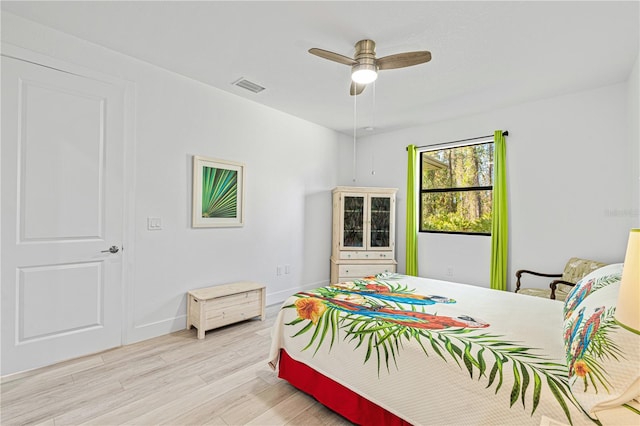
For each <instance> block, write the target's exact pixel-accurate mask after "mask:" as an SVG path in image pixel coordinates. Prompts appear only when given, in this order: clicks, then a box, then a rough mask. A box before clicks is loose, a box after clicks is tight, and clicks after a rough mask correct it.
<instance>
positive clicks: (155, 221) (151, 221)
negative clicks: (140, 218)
mask: <svg viewBox="0 0 640 426" xmlns="http://www.w3.org/2000/svg"><path fill="white" fill-rule="evenodd" d="M161 229H162V220H161V219H160V218H159V217H148V218H147V230H149V231H159V230H161Z"/></svg>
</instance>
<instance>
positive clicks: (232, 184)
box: [202, 167, 238, 218]
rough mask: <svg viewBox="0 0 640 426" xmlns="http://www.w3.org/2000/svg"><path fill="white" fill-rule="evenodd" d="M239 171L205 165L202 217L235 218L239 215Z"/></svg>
mask: <svg viewBox="0 0 640 426" xmlns="http://www.w3.org/2000/svg"><path fill="white" fill-rule="evenodd" d="M237 190H238V172H237V171H236V170H228V169H218V168H214V167H203V169H202V217H220V218H234V217H236V216H237V204H238V199H237Z"/></svg>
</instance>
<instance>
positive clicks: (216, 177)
mask: <svg viewBox="0 0 640 426" xmlns="http://www.w3.org/2000/svg"><path fill="white" fill-rule="evenodd" d="M243 224H244V164H241V163H235V162H232V161H224V160H217V159H214V158H206V157H200V156H197V155H195V156H194V157H193V219H192V223H191V225H192V226H193V227H194V228H207V227H229V226H243Z"/></svg>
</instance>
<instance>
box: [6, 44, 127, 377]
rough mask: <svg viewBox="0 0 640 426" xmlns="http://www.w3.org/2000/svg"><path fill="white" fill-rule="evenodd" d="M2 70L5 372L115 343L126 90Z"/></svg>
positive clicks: (60, 74)
mask: <svg viewBox="0 0 640 426" xmlns="http://www.w3.org/2000/svg"><path fill="white" fill-rule="evenodd" d="M1 65H2V150H1V152H0V154H1V157H2V163H1V167H2V172H1V176H2V205H1V208H2V222H1V228H0V231H1V242H2V251H1V262H2V263H1V267H2V272H1V274H2V275H1V276H2V337H1V343H2V354H1V355H2V358H1V359H2V364H1V366H2V370H1V374H2V375H6V374H11V373H14V372H18V371H23V370H28V369H32V368H36V367H40V366H44V365H48V364H52V363H54V362H58V361H61V360H65V359H69V358H74V357H77V356H81V355H86V354H89V353H93V352H97V351H101V350H104V349H108V348H112V347H115V346H120V345H121V343H122V323H123V321H122V315H121V314H122V293H123V292H122V288H121V286H122V257H121V253H122V247H121V244H122V241H123V216H124V212H123V199H124V197H123V180H122V176H123V166H122V163H123V148H124V146H123V144H124V142H123V135H124V131H123V108H124V103H123V95H124V90H123V89H122V87H118V85H113V84H109V83H106V82H103V81H100V80H98V79H95V78H91V77H87V76H84V75H81V74H82V73H80V74H79V73H77V72H75V73H74V72H68V70H66V69H65V70H64V71H61V70H59V69H55V68H52V67H48V66H42V65H38V64H35V63H32V62H26V61H23V60H18V59H13V58H8V57H5V56H3V57H2V64H1ZM111 246H114V249H113V251H114V252H115V253H111V252H109V251H106V252H105V250H108V249H109V248H110V247H111ZM116 249H117V251H116Z"/></svg>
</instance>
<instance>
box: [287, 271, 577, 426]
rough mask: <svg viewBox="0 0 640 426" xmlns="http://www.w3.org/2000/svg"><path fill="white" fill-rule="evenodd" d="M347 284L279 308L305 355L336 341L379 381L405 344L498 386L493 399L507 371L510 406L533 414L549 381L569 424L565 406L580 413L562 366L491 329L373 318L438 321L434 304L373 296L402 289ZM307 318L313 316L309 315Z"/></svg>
mask: <svg viewBox="0 0 640 426" xmlns="http://www.w3.org/2000/svg"><path fill="white" fill-rule="evenodd" d="M349 285H350V287H349V288H348V290H349V291H347V292H345V288H343V287H341V285H340V284H339V285H338V287H335V286H330V287H323V288H319V289H315V290H313V291H311V292H305V293H298V294H296V296H297V297H298V299H297V300H296V301H295V302H294V303H292V304H290V305H285V306H283V308H282V309H297V313H298V316H297V317H296V318H295V319H294V320H292V321H291V322H289V323H287V324H286V325H288V326H297V325H299V327H300V328H299V329H297V331H296V332H295V333H294V335H293V337H299V336H302V335H310V337H309V342H308V344H307V345H306V346H305V347H304V349H303V350H313V351H314V355H315V354H316V353H317V352H318V350H319V349H320V348H321V347H323V345H326V344H328V350H329V351H330V350H331V348H333V346H334V345H335V344H336V342H337V341H339V340H346V341H349V342H353V343H354V344H355V348H354V350H355V349H357V348H360V347H363V348H365V355H364V362H365V363H366V362H370V361H373V362H376V364H377V370H378V375H380V374H381V373H382V371H386V373H387V374H390V373H391V371H392V368H396V369H397V364H396V360H397V358H398V357H399V356H400V354H401V353H402V350H403V348H404V345H405V344H407V343H409V342H416V343H417V344H418V345H419V347H420V348H421V350H422V352H424V354H425V355H426V356H431V355H435V356H436V357H437V358H439V359H441V360H442V361H444V362H454V363H456V364H457V365H458V366H459V367H460V368H461V369H465V370H466V371H467V372H468V374H469V378H470V379H475V380H478V381H480V380H482V379H484V380H486V382H487V385H486V387H487V388H491V387H493V388H495V393H496V394H497V393H498V391H499V390H500V389H501V387H502V385H503V383H504V377H505V374H509V373H508V372H509V371H510V372H511V374H512V375H513V378H514V380H513V386H512V388H511V390H510V392H509V404H510V406H511V407H512V406H513V405H515V404H517V403H519V404H521V405H522V409H524V410H527V409H530V411H531V415H533V413H534V412H535V411H536V408H537V407H538V404H539V402H540V397H541V394H542V392H543V383H546V384H547V387H548V389H549V390H550V392H551V393H552V394H553V396H554V397H555V399H556V400H557V401H558V404H559V405H560V407H561V408H562V410H563V411H564V413H565V415H566V417H567V420H568V421H569V423H572V419H571V414H570V410H569V405H574V406H575V407H577V408H578V409H579V410H582V409H581V408H580V405H579V404H578V403H577V401H576V400H575V399H574V397H573V396H572V394H571V391H570V387H569V383H568V379H567V378H568V371H567V366H566V365H565V364H561V363H557V362H553V361H552V360H550V359H548V358H546V357H545V356H544V355H542V354H540V353H538V352H537V351H538V350H537V349H535V348H529V347H524V346H521V345H519V344H518V343H516V342H509V341H505V340H503V339H502V336H499V335H495V334H492V333H488V332H486V331H482V330H481V328H484V327H486V326H488V324H485V325H484V326H483V325H480V326H477V327H476V328H467V327H465V326H464V325H462V326H460V325H454V326H450V327H446V326H445V327H442V328H430V327H425V326H424V324H422V323H419V322H417V323H416V324H417V325H418V326H415V325H414V326H412V325H411V324H410V323H409V322H394V320H393V318H385V317H384V316H375V315H374V316H370V313H371V312H380V311H382V310H385V309H387V308H397V309H398V310H401V311H402V312H404V313H409V314H410V313H411V312H414V313H416V314H415V315H416V316H420V314H424V315H428V316H437V315H433V314H429V313H427V312H426V307H427V306H437V304H435V305H422V306H420V305H415V304H410V303H402V302H399V301H390V300H384V299H380V298H379V297H376V292H375V287H376V286H380V288H382V286H384V287H386V288H388V292H393V293H397V294H407V295H411V294H413V290H411V289H408V288H407V287H406V286H402V285H401V284H399V283H390V282H388V281H380V280H377V281H375V282H374V281H371V280H366V281H364V280H363V281H355V282H353V283H349ZM367 286H368V287H369V289H367ZM367 290H372V291H369V292H367ZM349 299H351V300H352V301H357V304H359V305H361V306H362V307H363V309H364V310H365V312H360V313H358V312H349V311H348V310H346V309H344V306H350V305H345V304H344V303H343V302H342V301H347V300H349ZM444 303H447V302H444ZM301 305H305V309H301V308H300V307H301ZM311 312H315V313H316V314H317V315H316V316H313V315H312V314H311ZM363 313H366V315H363ZM443 318H448V317H443ZM479 324H482V323H479ZM509 367H510V368H509Z"/></svg>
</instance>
